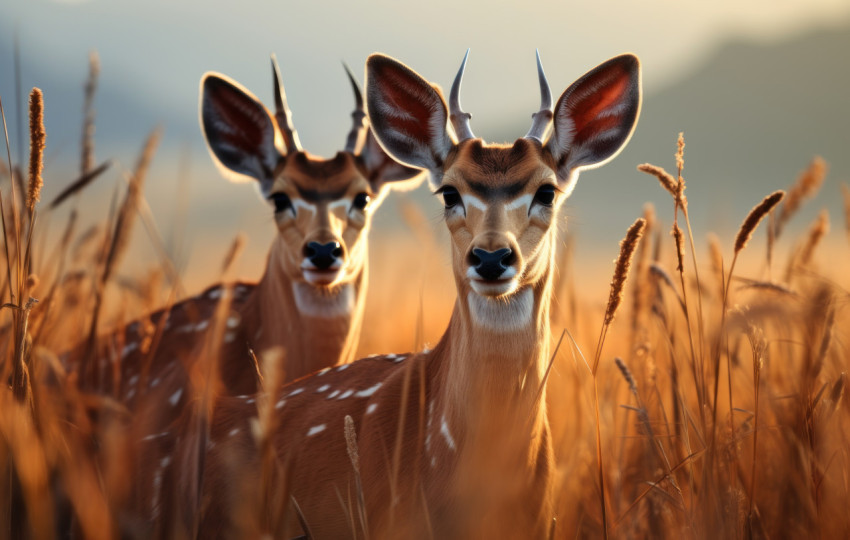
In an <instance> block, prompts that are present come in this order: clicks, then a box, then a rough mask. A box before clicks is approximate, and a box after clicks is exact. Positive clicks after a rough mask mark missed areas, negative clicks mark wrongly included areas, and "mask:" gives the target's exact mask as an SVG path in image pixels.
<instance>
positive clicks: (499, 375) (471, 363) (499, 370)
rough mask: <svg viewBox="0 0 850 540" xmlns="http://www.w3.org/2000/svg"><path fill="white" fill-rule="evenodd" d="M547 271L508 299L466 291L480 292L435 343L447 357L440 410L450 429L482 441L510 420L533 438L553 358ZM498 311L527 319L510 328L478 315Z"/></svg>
mask: <svg viewBox="0 0 850 540" xmlns="http://www.w3.org/2000/svg"><path fill="white" fill-rule="evenodd" d="M550 275H551V270H550V269H548V268H547V269H546V270H545V271H544V275H542V276H541V279H540V280H539V281H538V282H536V283H534V284H531V285H525V286H523V287H521V288H520V289H519V290H518V291H516V292H515V293H513V295H511V297H510V298H509V299H507V301H505V300H495V301H494V300H491V299H485V298H480V297H479V298H476V297H471V296H467V295H474V294H475V293H473V292H471V291H469V290H466V292H465V294H462V295H461V297H459V298H458V300H457V302H456V303H455V308H454V312H453V313H452V318H451V322H450V323H449V328H448V331H447V332H446V334H445V336H444V337H443V340H442V341H441V342H440V344H439V345H438V348H441V349H442V351H441V354H440V355H439V356H440V357H441V358H443V359H445V360H444V361H443V362H442V364H441V365H440V366H439V368H438V369H439V375H438V376H439V377H440V378H441V379H442V380H441V384H440V385H439V386H438V388H441V390H440V395H439V396H437V397H436V400H437V403H436V407H435V414H439V415H440V416H438V417H439V418H446V420H447V422H448V426H449V429H452V428H453V427H456V431H457V432H459V433H460V432H463V433H467V434H472V437H473V440H478V441H479V442H480V443H481V444H485V445H486V444H488V441H490V443H492V437H494V436H495V437H498V435H499V434H501V433H504V432H505V429H506V425H507V424H508V423H511V422H512V424H510V428H509V430H510V431H511V432H514V431H515V430H522V429H523V427H522V426H523V425H528V426H529V428H530V429H531V431H532V433H530V435H531V436H532V437H536V436H538V435H540V432H541V428H542V424H543V422H544V419H545V415H544V414H543V413H544V411H545V405H544V403H545V392H541V390H540V385H541V383H542V382H543V373H544V371H545V369H546V363H547V361H548V356H549V339H550V336H549V301H550V297H551V288H552V285H551V277H550ZM459 290H464V288H462V287H459ZM480 302H488V304H485V305H486V308H485V309H481V307H480V306H477V307H476V303H480ZM474 310H477V311H478V313H477V314H476V313H473V311H474ZM500 310H501V311H503V312H504V316H505V317H513V318H514V319H515V321H516V322H522V320H524V319H527V322H525V324H523V325H521V326H519V325H512V326H511V327H510V328H507V329H506V328H502V327H500V326H499V325H493V324H489V323H487V322H482V321H481V320H480V317H482V316H489V315H492V316H497V317H498V316H499V311H500ZM526 310H530V314H528V316H526V314H525V313H524V312H525V311H526ZM518 313H519V314H520V315H519V316H518V315H517V314H518ZM525 422H528V424H525ZM476 434H477V435H476ZM527 441H528V440H527V439H526V440H525V442H527ZM532 446H533V445H532ZM526 448H527V447H526Z"/></svg>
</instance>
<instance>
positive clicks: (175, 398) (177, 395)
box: [168, 388, 183, 407]
mask: <svg viewBox="0 0 850 540" xmlns="http://www.w3.org/2000/svg"><path fill="white" fill-rule="evenodd" d="M182 395H183V389H182V388H181V389H179V390H177V391H176V392H174V393H173V394H171V397H170V398H168V402H169V403H171V406H172V407H173V406H175V405H177V402H178V401H180V396H182Z"/></svg>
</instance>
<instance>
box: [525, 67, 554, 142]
mask: <svg viewBox="0 0 850 540" xmlns="http://www.w3.org/2000/svg"><path fill="white" fill-rule="evenodd" d="M537 79H538V80H539V81H540V110H539V111H537V112H536V113H534V114H532V115H531V118H532V120H531V129H529V130H528V133H527V134H526V136H525V138H526V139H537V140H538V141H540V142H541V144H542V143H543V142H544V137H545V136H546V132H547V131H548V130H549V126H550V125H551V124H552V118H553V116H554V115H553V114H552V92H551V91H550V90H549V83H548V82H547V81H546V74H545V73H543V63H542V62H540V51H539V50H538V51H537Z"/></svg>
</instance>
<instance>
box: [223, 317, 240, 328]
mask: <svg viewBox="0 0 850 540" xmlns="http://www.w3.org/2000/svg"><path fill="white" fill-rule="evenodd" d="M241 322H242V319H241V318H240V317H239V315H233V316H231V317H228V319H227V327H228V328H230V329H233V328H236V327H237V326H239V323H241Z"/></svg>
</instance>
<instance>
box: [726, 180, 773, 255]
mask: <svg viewBox="0 0 850 540" xmlns="http://www.w3.org/2000/svg"><path fill="white" fill-rule="evenodd" d="M783 197H785V192H784V191H782V190H779V191H774V192H773V193H771V194H770V195H768V196H767V197H765V198H764V199H762V201H761V202H760V203H758V204H757V205H755V206H754V207H753V209H752V210H750V213H749V214H747V217H746V218H745V219H744V222H743V223H741V227H740V228H739V229H738V234H737V236H735V255H737V254H738V253H739V252H740V251H741V250H742V249H744V248H745V247H747V243H748V242H749V241H750V238H752V237H753V231H755V230H756V227H758V225H759V223H761V220H762V219H763V218H764V216H766V215H767V213H768V212H770V211H771V210H773V208H774V207H775V206H776V205H777V204H779V202H780V201H781V200H782V198H783Z"/></svg>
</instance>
